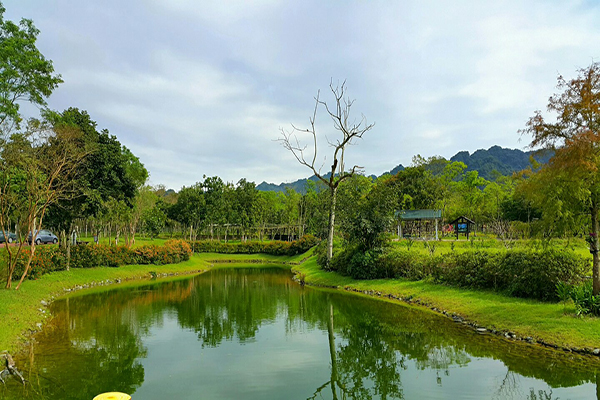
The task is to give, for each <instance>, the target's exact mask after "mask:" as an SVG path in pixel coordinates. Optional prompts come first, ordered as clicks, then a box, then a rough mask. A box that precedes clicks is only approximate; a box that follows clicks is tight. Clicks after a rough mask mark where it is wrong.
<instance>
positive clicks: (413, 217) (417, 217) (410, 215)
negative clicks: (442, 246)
mask: <svg viewBox="0 0 600 400" xmlns="http://www.w3.org/2000/svg"><path fill="white" fill-rule="evenodd" d="M396 217H397V218H398V239H401V238H402V237H403V235H402V221H407V222H408V221H410V222H416V223H418V230H419V236H420V233H421V222H422V221H434V222H435V240H439V238H438V221H439V220H441V219H442V210H399V211H396Z"/></svg>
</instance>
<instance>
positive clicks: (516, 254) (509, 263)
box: [334, 247, 590, 301]
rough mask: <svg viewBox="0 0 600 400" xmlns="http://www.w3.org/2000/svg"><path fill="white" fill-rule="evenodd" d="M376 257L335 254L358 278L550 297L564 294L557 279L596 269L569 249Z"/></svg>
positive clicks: (400, 252)
mask: <svg viewBox="0 0 600 400" xmlns="http://www.w3.org/2000/svg"><path fill="white" fill-rule="evenodd" d="M371 258H373V254H370V253H368V252H367V253H363V254H360V253H357V252H355V251H354V249H353V248H352V247H347V248H346V249H344V251H342V252H339V253H338V254H337V255H336V256H335V257H334V266H335V268H336V269H337V271H338V272H340V273H342V274H345V275H349V276H351V277H353V278H356V279H377V278H407V279H411V280H421V279H427V278H430V279H432V280H433V281H435V282H439V283H443V284H448V285H452V286H458V287H465V288H472V289H490V290H494V291H497V292H501V293H504V294H507V295H510V296H515V297H524V298H533V299H538V300H544V301H554V300H558V299H559V297H558V295H557V293H556V289H555V288H556V285H557V284H559V283H561V282H566V283H570V284H575V283H578V282H581V281H582V280H583V278H584V276H585V275H586V274H587V273H589V271H590V263H589V261H588V260H586V259H584V258H582V257H581V256H578V255H576V254H574V253H573V252H571V251H568V250H564V249H561V250H557V249H546V250H524V249H512V250H506V251H498V252H491V251H484V250H470V251H465V252H450V253H447V254H444V255H440V256H431V255H427V254H423V253H418V252H414V251H412V252H411V251H407V250H404V249H395V250H392V251H389V252H386V253H385V254H383V255H381V256H380V257H378V258H375V259H373V260H370V259H371ZM365 260H367V261H368V262H367V261H365Z"/></svg>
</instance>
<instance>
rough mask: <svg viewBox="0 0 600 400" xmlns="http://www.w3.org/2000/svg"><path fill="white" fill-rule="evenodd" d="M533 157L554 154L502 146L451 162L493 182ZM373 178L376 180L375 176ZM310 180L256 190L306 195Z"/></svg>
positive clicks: (263, 185) (462, 155) (399, 167)
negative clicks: (497, 174) (459, 163)
mask: <svg viewBox="0 0 600 400" xmlns="http://www.w3.org/2000/svg"><path fill="white" fill-rule="evenodd" d="M531 156H533V158H534V159H535V160H536V161H537V162H539V163H541V164H545V163H547V162H548V160H549V159H550V157H551V156H552V154H551V153H548V152H546V153H545V154H544V153H539V154H538V152H535V151H522V150H519V149H505V148H503V147H500V146H492V147H490V148H489V149H487V150H484V149H480V150H477V151H475V152H474V153H473V154H470V153H469V152H468V151H460V152H458V153H456V154H455V155H454V156H452V157H451V158H450V161H462V162H463V163H465V165H466V166H467V171H474V170H476V171H479V176H481V177H483V178H485V179H488V180H493V179H495V177H496V173H500V174H502V175H511V174H512V173H513V172H517V171H521V170H523V169H525V168H527V167H529V165H530V162H529V159H530V157H531ZM403 169H404V166H403V165H402V164H399V165H397V166H396V167H394V168H393V169H392V170H391V171H389V172H384V173H383V174H381V175H384V174H390V175H396V174H397V173H398V172H400V171H402V170H403ZM494 171H496V172H494ZM372 177H373V178H376V176H375V175H373V176H372ZM308 180H311V181H314V182H317V183H318V182H319V179H318V178H317V177H316V176H314V175H313V176H311V177H310V178H306V179H298V180H297V181H295V182H292V183H281V184H279V185H276V184H273V183H267V182H263V183H261V184H260V185H258V186H257V187H256V188H257V189H258V190H262V191H276V192H283V191H285V190H286V188H288V187H289V188H291V189H294V190H295V191H297V192H298V193H306V183H307V182H308Z"/></svg>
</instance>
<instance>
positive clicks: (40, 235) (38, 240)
mask: <svg viewBox="0 0 600 400" xmlns="http://www.w3.org/2000/svg"><path fill="white" fill-rule="evenodd" d="M36 232H37V235H35V236H36V237H35V244H42V243H54V244H56V243H58V237H57V236H56V235H55V234H54V233H52V232H50V231H49V230H48V229H41V230H39V231H36ZM27 242H29V244H31V232H29V236H28V237H27Z"/></svg>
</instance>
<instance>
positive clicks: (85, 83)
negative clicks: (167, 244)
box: [2, 0, 600, 190]
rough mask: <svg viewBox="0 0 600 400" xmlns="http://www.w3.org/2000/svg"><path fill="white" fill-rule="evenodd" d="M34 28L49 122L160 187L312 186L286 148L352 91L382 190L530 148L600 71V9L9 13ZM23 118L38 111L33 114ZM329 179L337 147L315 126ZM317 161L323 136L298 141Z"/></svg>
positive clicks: (71, 1)
mask: <svg viewBox="0 0 600 400" xmlns="http://www.w3.org/2000/svg"><path fill="white" fill-rule="evenodd" d="M2 3H3V4H4V6H5V8H6V13H5V16H4V17H5V19H10V20H13V21H17V20H20V19H21V18H23V17H24V18H29V19H32V20H33V21H34V24H35V25H36V27H37V28H38V29H39V30H40V31H41V32H40V35H39V37H38V48H39V49H40V51H41V52H42V53H43V54H44V56H45V57H46V58H48V59H51V60H52V61H53V63H54V67H55V70H56V72H58V73H60V74H61V76H62V79H63V80H64V83H63V84H61V85H60V86H59V87H58V88H57V89H56V90H55V92H54V93H53V94H52V96H51V97H50V98H49V99H48V106H49V107H50V108H51V109H54V110H57V111H62V110H64V109H66V108H69V107H77V108H79V109H81V110H86V111H87V112H88V113H89V114H90V116H91V118H92V119H93V120H95V121H96V122H97V123H98V127H99V128H102V129H103V128H106V129H108V130H109V131H110V133H111V134H113V135H115V136H116V137H117V138H118V139H119V141H120V142H121V143H122V144H124V145H125V146H127V147H128V148H129V149H131V151H132V152H133V153H134V154H135V155H136V156H138V157H139V158H140V160H141V162H142V163H143V164H144V165H145V166H146V168H147V169H148V171H149V172H150V184H152V185H157V184H164V185H166V186H167V187H168V188H174V189H176V190H179V188H181V187H182V186H189V185H192V184H194V183H195V182H198V181H202V180H203V176H205V175H206V176H215V175H218V176H220V177H221V178H222V179H223V180H225V181H228V182H234V183H235V182H237V181H238V180H239V179H241V178H246V179H248V180H250V181H254V182H256V183H257V184H258V183H260V182H262V181H267V182H271V183H281V182H293V181H295V180H297V179H300V178H305V177H308V176H310V175H311V173H310V171H309V170H308V169H307V168H306V167H304V166H301V165H300V164H298V162H297V161H296V160H295V158H294V156H293V155H292V154H291V153H289V152H288V151H287V150H285V149H284V148H283V147H282V146H281V144H280V143H279V142H277V139H279V138H280V137H281V129H285V130H289V129H290V128H291V124H294V125H295V126H297V127H300V128H305V127H309V126H310V125H309V124H310V122H309V118H310V117H311V116H312V114H313V111H314V107H315V99H314V97H315V96H316V95H317V93H318V92H319V91H320V97H321V99H322V100H324V101H326V102H328V104H332V102H333V97H332V95H331V91H330V89H329V85H330V84H331V83H333V85H334V86H335V85H338V84H340V83H342V82H344V81H345V82H346V87H347V95H348V97H349V98H350V99H351V100H355V102H354V104H353V106H352V115H353V116H354V117H355V118H356V120H357V121H359V120H360V119H361V117H362V116H363V115H364V117H365V118H366V121H367V122H368V123H373V122H374V123H375V126H374V127H373V129H372V130H371V131H369V132H367V133H366V134H365V135H364V137H363V139H362V140H361V141H359V142H357V143H356V145H354V146H352V147H350V148H349V149H348V150H347V151H346V153H345V161H346V164H347V165H349V166H351V165H359V166H361V167H364V169H365V172H366V174H375V175H380V174H381V173H383V172H385V171H389V170H391V169H392V168H394V167H395V166H396V165H398V164H403V165H405V166H407V165H410V163H411V159H412V157H413V156H414V155H416V154H420V155H422V156H424V157H430V156H434V155H436V156H443V157H445V158H450V157H451V156H453V155H454V154H456V153H457V152H458V151H463V150H467V151H469V152H473V151H475V150H477V149H482V148H484V149H487V148H489V147H491V146H494V145H499V146H502V147H507V148H519V149H525V148H526V146H527V145H528V144H529V142H530V138H528V137H526V136H522V135H520V134H519V132H518V131H519V129H522V128H524V127H525V123H526V122H527V120H528V118H529V117H531V116H533V113H534V111H535V110H544V109H545V107H546V105H547V102H548V98H549V97H550V95H552V94H553V93H555V92H556V83H557V77H558V75H559V74H561V75H563V76H564V77H565V78H571V77H573V78H574V77H575V76H577V71H578V70H579V69H580V68H585V67H587V66H589V65H590V64H591V63H592V62H594V61H600V45H599V43H600V24H598V23H597V22H598V21H600V1H564V0H557V1H551V0H544V1H536V0H523V1H493V2H490V1H474V0H471V1H460V0H456V1H452V2H449V1H443V0H439V1H427V0H423V1H388V0H385V1H384V0H382V1H377V0H374V1H324V0H316V1H313V0H303V1H283V0H253V1H246V0H231V1H223V0H221V1H201V0H127V1H122V0H103V1H78V0H2ZM22 110H23V112H24V114H31V115H28V116H35V113H36V112H37V110H35V109H33V108H31V107H29V108H28V107H26V106H23V107H22ZM316 131H317V135H318V137H319V141H318V143H317V149H318V153H317V162H316V165H317V167H320V166H321V165H323V166H324V167H323V172H326V170H327V166H328V165H330V164H328V163H330V162H331V156H332V153H333V152H332V149H331V148H330V147H328V144H327V140H329V141H332V140H336V138H337V137H339V133H338V132H336V131H335V129H334V127H333V123H332V121H331V120H330V119H329V117H328V116H327V115H326V113H325V110H324V109H319V110H318V113H317V121H316ZM299 139H300V140H301V141H302V143H306V144H307V146H308V147H307V151H310V150H311V149H312V147H311V146H310V143H311V140H308V139H311V137H307V136H306V135H299Z"/></svg>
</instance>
